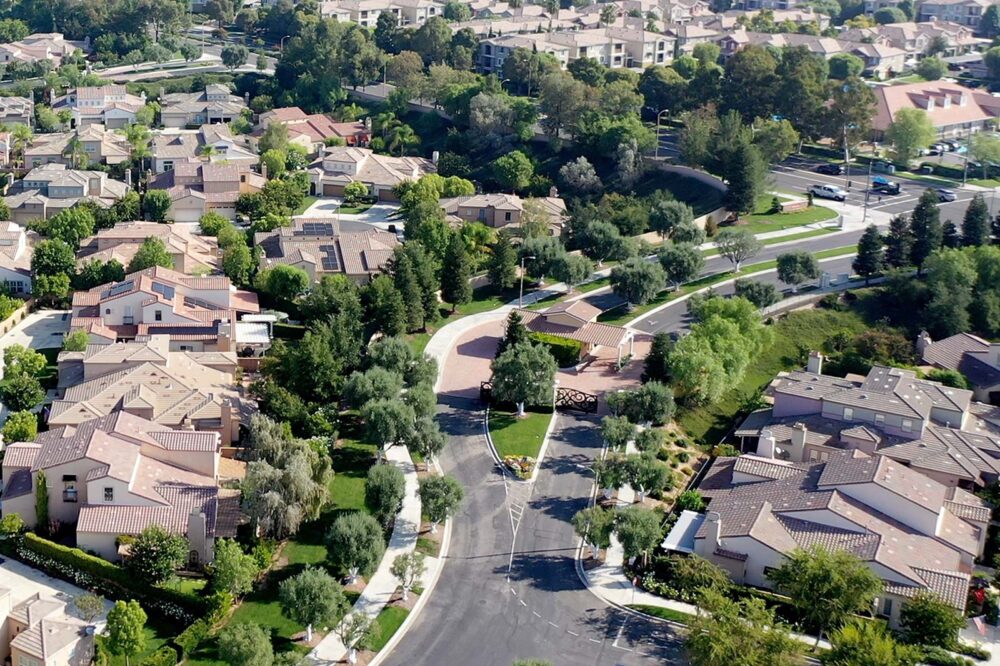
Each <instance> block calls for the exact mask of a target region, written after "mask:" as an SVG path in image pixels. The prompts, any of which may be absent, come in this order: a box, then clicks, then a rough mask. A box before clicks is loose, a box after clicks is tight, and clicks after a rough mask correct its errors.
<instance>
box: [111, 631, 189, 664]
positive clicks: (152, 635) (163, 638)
mask: <svg viewBox="0 0 1000 666" xmlns="http://www.w3.org/2000/svg"><path fill="white" fill-rule="evenodd" d="M179 631H180V630H179V629H178V628H177V627H172V626H169V625H167V624H161V623H159V622H153V621H149V622H147V623H146V626H145V627H144V628H143V630H142V635H143V637H144V638H145V639H146V645H145V647H144V648H143V650H142V652H140V653H139V655H138V656H136V657H132V658H130V659H129V661H130V663H132V664H138V663H139V662H140V661H142V658H143V657H146V656H148V655H151V654H153V653H154V652H156V651H157V650H159V649H160V648H161V647H163V646H164V645H166V644H167V643H169V642H170V641H171V640H172V639H173V637H174V636H176V635H177V633H178V632H179ZM110 656H111V659H110V660H109V661H108V666H125V657H124V656H115V655H110Z"/></svg>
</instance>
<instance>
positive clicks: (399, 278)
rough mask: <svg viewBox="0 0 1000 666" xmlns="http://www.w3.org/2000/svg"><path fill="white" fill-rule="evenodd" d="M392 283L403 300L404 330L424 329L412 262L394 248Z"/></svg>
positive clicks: (417, 285) (420, 299)
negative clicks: (404, 311)
mask: <svg viewBox="0 0 1000 666" xmlns="http://www.w3.org/2000/svg"><path fill="white" fill-rule="evenodd" d="M392 281H393V284H394V285H395V287H396V291H398V292H399V295H400V296H402V298H403V307H404V308H405V309H406V330H407V331H411V332H412V331H419V330H420V329H422V328H423V327H424V304H423V299H422V298H421V293H420V283H419V282H418V281H417V273H416V271H415V270H414V268H413V261H412V260H411V259H410V257H409V256H407V255H406V254H405V253H404V252H403V251H402V247H397V248H396V256H395V257H394V258H393V260H392Z"/></svg>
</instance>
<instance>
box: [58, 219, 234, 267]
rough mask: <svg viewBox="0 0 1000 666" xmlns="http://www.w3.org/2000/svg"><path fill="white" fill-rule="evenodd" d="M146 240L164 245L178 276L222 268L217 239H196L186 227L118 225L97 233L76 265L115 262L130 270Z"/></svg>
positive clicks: (82, 247)
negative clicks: (153, 239) (155, 240)
mask: <svg viewBox="0 0 1000 666" xmlns="http://www.w3.org/2000/svg"><path fill="white" fill-rule="evenodd" d="M147 238H158V239H160V240H161V241H163V246H164V247H165V248H166V250H167V253H168V254H170V258H171V259H172V260H173V262H174V265H173V269H174V270H175V271H177V272H178V273H185V274H188V275H193V274H195V273H206V272H211V271H212V270H214V269H216V268H218V267H219V245H218V243H216V242H215V239H214V238H211V237H208V236H199V235H196V234H194V233H192V231H191V228H190V227H188V226H185V225H180V224H160V223H158V222H119V223H118V224H116V225H115V226H113V227H111V228H110V229H100V230H98V232H97V233H96V234H95V235H94V236H91V237H90V238H87V239H85V240H83V241H82V242H81V244H80V251H79V252H78V253H77V265H78V266H81V267H82V266H84V265H86V264H87V263H89V262H91V261H100V262H101V263H107V262H109V261H111V260H114V261H117V262H118V263H120V264H121V265H122V266H128V265H129V262H131V261H132V259H133V258H134V257H135V254H136V252H138V251H139V248H140V247H142V244H143V242H144V241H145V240H146V239H147Z"/></svg>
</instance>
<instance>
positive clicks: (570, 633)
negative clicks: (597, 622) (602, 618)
mask: <svg viewBox="0 0 1000 666" xmlns="http://www.w3.org/2000/svg"><path fill="white" fill-rule="evenodd" d="M566 633H567V634H569V635H570V636H579V635H580V634H578V633H576V632H575V631H570V630H569V629H567V630H566Z"/></svg>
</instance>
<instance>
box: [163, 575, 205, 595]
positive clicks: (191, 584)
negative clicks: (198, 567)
mask: <svg viewBox="0 0 1000 666" xmlns="http://www.w3.org/2000/svg"><path fill="white" fill-rule="evenodd" d="M207 584H208V579H207V578H192V577H190V576H178V577H176V578H174V579H173V580H171V581H169V582H166V583H164V584H163V585H161V587H166V588H169V589H171V590H176V591H178V592H184V593H186V594H200V593H201V591H202V590H204V589H205V585H207Z"/></svg>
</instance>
